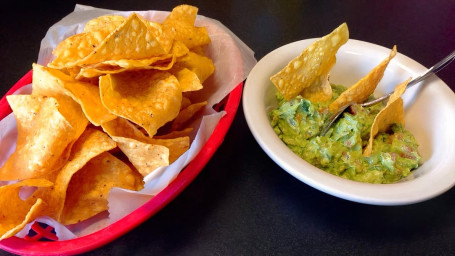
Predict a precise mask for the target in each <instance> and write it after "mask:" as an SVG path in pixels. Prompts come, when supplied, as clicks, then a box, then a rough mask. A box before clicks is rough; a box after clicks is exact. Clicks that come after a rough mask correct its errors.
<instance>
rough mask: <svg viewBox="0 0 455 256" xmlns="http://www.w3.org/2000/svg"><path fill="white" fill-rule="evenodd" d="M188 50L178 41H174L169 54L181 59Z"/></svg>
mask: <svg viewBox="0 0 455 256" xmlns="http://www.w3.org/2000/svg"><path fill="white" fill-rule="evenodd" d="M189 51H190V50H189V49H188V47H186V45H185V44H184V43H182V42H180V41H174V43H173V44H172V48H171V51H170V53H171V54H173V55H174V56H175V57H182V56H184V55H186V54H187V53H188V52H189Z"/></svg>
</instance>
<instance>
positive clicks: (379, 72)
mask: <svg viewBox="0 0 455 256" xmlns="http://www.w3.org/2000/svg"><path fill="white" fill-rule="evenodd" d="M396 54H397V47H396V46H394V47H393V49H392V51H391V52H390V55H389V56H388V57H387V58H386V59H384V60H383V61H382V62H381V63H379V65H378V66H376V67H375V68H373V69H372V70H371V71H370V72H369V73H368V74H367V75H366V76H365V77H363V78H362V79H360V80H359V81H358V82H357V83H356V84H354V85H353V86H351V87H349V88H348V89H347V90H346V91H344V92H343V93H342V94H341V95H340V96H338V98H336V99H335V101H333V102H332V103H331V104H330V105H329V111H330V112H332V113H336V112H337V111H338V110H339V109H340V108H341V107H343V106H346V105H348V104H350V103H362V102H364V101H365V100H366V99H368V97H369V96H370V95H371V94H373V92H374V90H375V89H376V86H377V85H378V84H379V81H381V79H382V77H383V76H384V71H385V69H386V68H387V65H388V64H389V62H390V60H392V58H393V57H395V55H396Z"/></svg>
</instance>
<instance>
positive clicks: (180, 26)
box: [163, 5, 210, 49]
mask: <svg viewBox="0 0 455 256" xmlns="http://www.w3.org/2000/svg"><path fill="white" fill-rule="evenodd" d="M197 12H198V8H197V7H194V6H190V5H179V6H177V7H175V8H174V9H173V10H172V12H171V13H170V14H169V16H168V17H167V18H166V19H165V20H164V22H163V24H164V25H170V26H172V27H173V28H174V29H175V31H176V35H175V40H177V41H181V42H183V43H184V44H185V45H186V46H187V47H188V48H189V49H191V48H194V47H198V46H201V45H207V44H209V43H210V37H209V35H208V33H207V29H206V28H205V27H195V26H194V22H195V20H196V15H197Z"/></svg>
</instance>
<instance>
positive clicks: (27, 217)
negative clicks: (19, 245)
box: [0, 179, 52, 240]
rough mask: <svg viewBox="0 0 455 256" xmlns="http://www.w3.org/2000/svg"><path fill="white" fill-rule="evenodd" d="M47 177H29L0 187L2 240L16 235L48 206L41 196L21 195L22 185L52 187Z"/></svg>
mask: <svg viewBox="0 0 455 256" xmlns="http://www.w3.org/2000/svg"><path fill="white" fill-rule="evenodd" d="M50 186H52V182H50V181H48V180H45V179H29V180H24V181H20V182H18V183H14V184H10V185H5V186H2V187H0V195H2V196H1V197H0V223H1V225H0V240H2V239H6V238H8V237H12V236H14V235H15V234H16V233H17V232H19V231H21V230H22V229H23V228H24V227H25V225H26V224H27V223H29V222H31V221H33V220H34V219H36V218H37V217H38V216H40V215H41V212H42V211H43V210H44V208H45V207H46V204H45V203H44V202H43V200H41V199H40V198H38V199H36V198H34V197H32V196H29V197H28V198H26V199H24V200H23V199H22V198H21V197H20V194H19V192H20V191H21V189H22V187H50Z"/></svg>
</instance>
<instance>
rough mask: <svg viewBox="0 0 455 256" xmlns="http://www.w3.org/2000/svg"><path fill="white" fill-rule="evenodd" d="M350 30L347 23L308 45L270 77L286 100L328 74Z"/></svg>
mask: <svg viewBox="0 0 455 256" xmlns="http://www.w3.org/2000/svg"><path fill="white" fill-rule="evenodd" d="M348 38H349V30H348V26H347V25H346V23H343V24H341V25H340V26H339V27H338V28H336V29H335V30H334V31H333V32H332V33H330V34H328V35H326V36H324V37H322V38H321V39H319V40H317V41H315V42H314V43H312V44H311V45H310V46H308V47H307V48H306V49H305V50H303V51H302V53H301V54H300V55H299V56H297V57H295V58H294V59H293V60H291V61H290V62H289V63H288V65H287V66H286V67H285V68H283V69H282V70H281V71H279V72H278V73H276V74H275V75H273V76H272V77H270V80H271V81H272V83H273V84H274V85H275V86H276V87H277V88H278V90H279V91H280V93H281V94H282V95H283V97H284V98H285V99H286V100H290V99H292V98H294V97H296V96H297V95H299V94H300V93H301V92H302V91H303V89H305V88H307V87H309V86H311V85H312V83H313V82H314V81H315V79H316V78H318V77H320V76H321V77H324V76H325V75H327V73H328V70H330V68H328V66H332V65H333V62H334V57H335V54H336V53H337V51H338V49H339V48H340V47H341V46H342V45H343V44H345V43H346V42H347V40H348Z"/></svg>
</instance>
